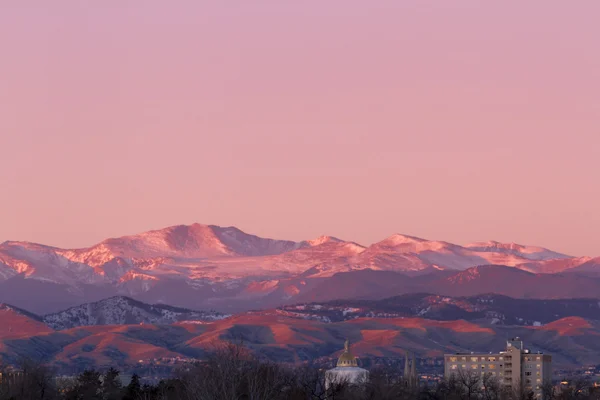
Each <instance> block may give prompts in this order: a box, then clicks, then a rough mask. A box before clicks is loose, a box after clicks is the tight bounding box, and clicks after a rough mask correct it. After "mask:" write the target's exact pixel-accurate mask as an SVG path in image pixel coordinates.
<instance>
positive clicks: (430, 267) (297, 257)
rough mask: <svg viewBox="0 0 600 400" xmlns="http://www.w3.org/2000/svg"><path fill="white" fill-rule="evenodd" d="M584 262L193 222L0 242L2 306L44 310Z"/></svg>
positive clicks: (279, 293) (230, 304)
mask: <svg viewBox="0 0 600 400" xmlns="http://www.w3.org/2000/svg"><path fill="white" fill-rule="evenodd" d="M591 261H592V259H590V258H573V257H569V256H566V255H563V254H560V253H557V252H553V251H550V250H547V249H543V248H539V247H530V246H522V245H516V244H502V243H497V242H485V243H476V244H471V245H467V246H459V245H456V244H451V243H447V242H442V241H429V240H425V239H420V238H416V237H412V236H406V235H400V234H395V235H392V236H390V237H389V238H387V239H385V240H383V241H381V242H378V243H375V244H373V245H371V246H368V247H364V246H361V245H359V244H357V243H354V242H349V241H344V240H340V239H336V238H333V237H330V236H322V237H320V238H317V239H314V240H305V241H299V242H294V241H289V240H275V239H265V238H260V237H258V236H255V235H251V234H247V233H244V232H242V231H241V230H239V229H237V228H234V227H226V228H222V227H218V226H214V225H201V224H193V225H190V226H184V225H180V226H173V227H168V228H165V229H161V230H155V231H150V232H145V233H141V234H138V235H132V236H124V237H121V238H113V239H107V240H105V241H103V242H101V243H99V244H97V245H95V246H92V247H89V248H83V249H59V248H55V247H50V246H44V245H39V244H32V243H27V242H4V243H2V244H0V301H6V302H9V303H11V304H15V305H17V306H21V307H24V308H27V309H31V310H33V311H36V312H43V313H46V312H51V311H57V310H58V309H62V308H65V307H68V306H73V305H76V304H81V303H83V302H90V301H95V300H99V299H102V298H107V297H111V296H115V295H126V296H130V297H133V298H136V299H138V300H142V301H146V302H150V303H161V302H163V303H170V304H174V305H178V306H184V307H191V308H202V309H204V308H212V307H215V308H219V309H222V310H224V311H227V312H229V311H235V310H239V309H252V308H256V307H267V306H268V307H272V306H277V305H281V304H284V303H287V302H293V301H294V299H295V298H296V297H301V296H304V295H306V294H307V293H309V292H311V291H312V290H314V288H315V287H317V286H319V287H321V288H323V286H322V284H323V282H324V281H327V280H330V279H334V276H335V275H336V274H339V273H350V272H357V271H363V270H371V271H379V272H390V273H398V272H400V273H403V274H408V275H411V276H416V275H427V274H429V273H432V272H436V271H438V272H439V273H438V274H436V279H437V277H439V276H442V275H443V273H444V271H447V272H449V273H451V272H452V271H455V272H456V271H463V270H466V269H469V268H472V267H476V266H481V265H488V264H496V265H504V266H510V267H516V269H522V270H525V271H530V272H533V273H538V272H548V273H560V272H564V271H569V270H572V271H574V273H575V272H576V271H580V273H582V274H583V273H585V274H586V275H592V276H593V275H594V273H595V271H596V265H597V263H593V262H591ZM579 267H581V268H579ZM578 268H579V269H578ZM358 276H359V275H351V277H358ZM349 279H350V278H349ZM334 280H335V279H334ZM392 281H393V280H392ZM360 284H361V282H355V285H357V286H360ZM446 284H450V283H446ZM339 290H340V289H339V288H336V287H330V288H329V289H328V291H329V292H331V293H336V292H338V291H339ZM361 290H362V289H361ZM25 294H27V296H25ZM397 294H399V293H397Z"/></svg>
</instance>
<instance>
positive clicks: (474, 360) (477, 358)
mask: <svg viewBox="0 0 600 400" xmlns="http://www.w3.org/2000/svg"><path fill="white" fill-rule="evenodd" d="M477 361H479V357H471V362H477Z"/></svg>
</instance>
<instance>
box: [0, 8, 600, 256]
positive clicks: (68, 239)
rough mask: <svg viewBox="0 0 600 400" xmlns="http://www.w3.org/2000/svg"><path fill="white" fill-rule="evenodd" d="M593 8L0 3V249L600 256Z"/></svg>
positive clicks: (598, 72)
mask: <svg viewBox="0 0 600 400" xmlns="http://www.w3.org/2000/svg"><path fill="white" fill-rule="evenodd" d="M598 15H600V2H598V1H597V0H589V1H583V0H582V1H578V2H565V1H522V0H515V1H499V2H482V1H479V0H477V1H443V2H441V1H417V0H414V1H398V0H390V1H383V0H382V1H377V2H365V1H364V0H360V1H359V0H351V1H349V0H343V1H293V2H292V1H275V0H271V1H239V2H225V1H216V2H203V1H197V0H187V1H178V2H166V1H163V0H144V1H116V0H115V1H98V2H81V1H77V0H72V1H59V0H55V1H52V2H48V1H45V2H34V1H29V0H19V1H12V2H4V3H3V4H2V5H0V49H1V51H2V53H1V61H0V77H1V78H0V150H1V152H0V182H1V185H0V242H1V241H3V240H8V239H11V240H29V241H36V242H42V243H46V244H52V245H58V246H62V247H75V246H87V245H91V244H93V243H95V242H97V241H100V240H102V239H104V238H106V237H110V236H120V235H124V234H130V233H136V232H141V231H144V230H147V229H151V228H161V227H164V226H168V225H173V224H179V223H192V222H202V223H214V224H218V225H235V226H238V227H239V228H241V229H243V230H246V231H248V232H251V233H255V234H259V235H263V236H268V237H276V238H289V239H307V238H313V237H315V236H318V235H320V234H324V233H325V234H330V235H334V236H338V237H341V238H344V239H349V240H355V241H358V242H361V243H363V244H369V243H372V242H374V241H378V240H381V239H383V238H385V237H387V236H389V235H390V234H392V233H395V232H401V233H406V234H412V235H416V236H421V237H426V238H430V239H441V240H447V241H451V242H455V243H467V242H470V241H475V240H489V239H495V240H500V241H515V242H521V243H526V244H537V245H543V246H547V247H550V248H553V249H556V250H558V251H563V252H567V253H570V254H573V255H600V241H599V240H598V238H599V237H600V233H599V230H600V229H599V228H600V206H599V199H600V51H599V49H600V25H599V24H597V19H598Z"/></svg>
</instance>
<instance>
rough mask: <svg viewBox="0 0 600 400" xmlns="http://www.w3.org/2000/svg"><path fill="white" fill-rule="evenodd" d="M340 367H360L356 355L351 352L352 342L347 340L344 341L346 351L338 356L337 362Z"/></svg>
mask: <svg viewBox="0 0 600 400" xmlns="http://www.w3.org/2000/svg"><path fill="white" fill-rule="evenodd" d="M337 366H338V367H358V362H357V361H356V357H354V356H353V355H352V353H350V343H349V342H348V340H346V343H344V352H343V353H342V355H341V356H340V357H339V358H338V362H337Z"/></svg>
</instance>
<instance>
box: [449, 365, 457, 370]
mask: <svg viewBox="0 0 600 400" xmlns="http://www.w3.org/2000/svg"><path fill="white" fill-rule="evenodd" d="M450 368H451V369H458V365H456V364H452V365H451V366H450Z"/></svg>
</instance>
